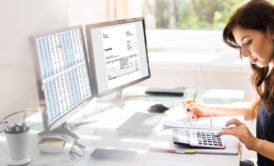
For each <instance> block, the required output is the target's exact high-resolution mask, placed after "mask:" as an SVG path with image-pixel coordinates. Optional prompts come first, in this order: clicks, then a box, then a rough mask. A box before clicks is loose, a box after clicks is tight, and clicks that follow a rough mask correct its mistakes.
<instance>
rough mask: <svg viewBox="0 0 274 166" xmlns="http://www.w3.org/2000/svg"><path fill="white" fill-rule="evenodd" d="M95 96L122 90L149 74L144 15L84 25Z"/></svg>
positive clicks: (147, 76)
mask: <svg viewBox="0 0 274 166" xmlns="http://www.w3.org/2000/svg"><path fill="white" fill-rule="evenodd" d="M86 32H87V41H88V42H87V44H88V48H89V58H90V62H91V63H90V64H91V70H92V72H93V75H94V76H95V77H96V81H95V82H94V85H96V88H95V95H97V96H99V97H100V96H104V95H106V94H109V93H112V92H117V91H121V90H122V89H123V88H125V87H128V86H130V85H133V84H136V83H138V82H140V81H143V80H145V79H147V78H149V77H150V69H149V62H148V54H147V45H146V34H145V23H144V19H143V18H134V19H127V20H117V21H110V22H104V23H97V24H91V25H87V26H86Z"/></svg>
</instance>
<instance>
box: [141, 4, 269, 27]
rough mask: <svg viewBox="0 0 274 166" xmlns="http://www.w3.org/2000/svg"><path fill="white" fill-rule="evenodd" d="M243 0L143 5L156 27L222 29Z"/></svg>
mask: <svg viewBox="0 0 274 166" xmlns="http://www.w3.org/2000/svg"><path fill="white" fill-rule="evenodd" d="M245 1H246V0H155V2H154V4H153V6H152V5H151V4H149V3H148V1H147V2H146V3H145V4H144V5H145V8H146V9H149V10H151V11H152V12H153V14H154V16H155V24H156V25H155V26H156V28H158V29H222V28H223V27H224V26H225V24H226V22H227V21H228V19H229V16H230V15H231V13H232V12H233V11H234V10H236V9H237V8H238V7H239V6H240V5H241V4H243V3H244V2H245ZM269 1H270V2H271V3H274V0H269ZM152 8H153V9H152Z"/></svg>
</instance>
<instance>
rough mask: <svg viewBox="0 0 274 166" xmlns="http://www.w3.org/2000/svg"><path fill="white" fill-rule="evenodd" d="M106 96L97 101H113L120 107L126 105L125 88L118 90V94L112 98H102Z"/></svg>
mask: <svg viewBox="0 0 274 166" xmlns="http://www.w3.org/2000/svg"><path fill="white" fill-rule="evenodd" d="M104 97H105V96H103V97H101V98H99V99H98V100H97V102H107V103H113V104H115V105H117V106H118V107H119V108H123V107H124V106H125V100H124V97H123V89H121V90H119V91H117V92H116V95H115V96H114V97H112V98H110V99H102V98H104Z"/></svg>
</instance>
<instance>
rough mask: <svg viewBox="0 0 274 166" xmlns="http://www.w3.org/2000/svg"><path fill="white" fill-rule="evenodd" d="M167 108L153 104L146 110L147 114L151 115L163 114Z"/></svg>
mask: <svg viewBox="0 0 274 166" xmlns="http://www.w3.org/2000/svg"><path fill="white" fill-rule="evenodd" d="M168 109H169V108H168V107H167V106H164V105H163V104H155V105H152V106H150V107H149V108H148V112H151V113H164V112H165V111H166V110H168Z"/></svg>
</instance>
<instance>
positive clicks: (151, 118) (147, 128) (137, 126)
mask: <svg viewBox="0 0 274 166" xmlns="http://www.w3.org/2000/svg"><path fill="white" fill-rule="evenodd" d="M161 119H162V115H155V114H148V113H142V112H135V113H134V114H133V115H132V116H131V117H130V118H129V119H127V120H126V121H125V122H124V123H122V124H121V125H120V126H119V127H118V128H117V129H116V131H117V132H119V133H123V132H130V133H140V134H150V133H151V132H152V131H153V129H154V128H155V127H156V126H157V125H158V124H159V123H160V121H161Z"/></svg>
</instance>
